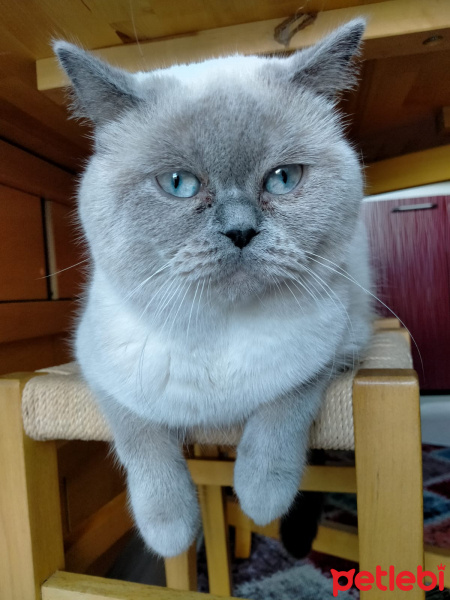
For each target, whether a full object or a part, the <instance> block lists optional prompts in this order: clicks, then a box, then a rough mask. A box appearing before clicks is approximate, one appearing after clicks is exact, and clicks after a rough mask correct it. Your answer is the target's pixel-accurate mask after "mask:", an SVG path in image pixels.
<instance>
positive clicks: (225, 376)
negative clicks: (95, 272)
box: [77, 277, 343, 427]
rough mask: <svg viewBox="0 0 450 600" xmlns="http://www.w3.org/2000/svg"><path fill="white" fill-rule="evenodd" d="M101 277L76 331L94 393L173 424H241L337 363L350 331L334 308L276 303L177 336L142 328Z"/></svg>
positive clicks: (217, 317)
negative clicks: (340, 344) (343, 337)
mask: <svg viewBox="0 0 450 600" xmlns="http://www.w3.org/2000/svg"><path fill="white" fill-rule="evenodd" d="M100 280H101V277H97V280H96V279H95V278H94V281H93V283H92V286H91V290H90V294H89V299H88V304H87V306H86V310H85V311H84V314H83V317H82V321H81V323H80V326H79V329H78V334H77V355H78V360H79V362H80V363H81V366H82V368H83V372H84V375H85V376H86V377H87V379H88V382H89V384H90V385H91V387H92V388H93V389H94V390H98V391H101V392H102V393H103V394H106V395H111V396H112V397H114V398H115V399H118V400H119V401H120V403H121V404H123V405H125V406H127V407H128V408H129V409H131V410H133V411H134V412H136V413H138V414H139V415H141V416H142V417H145V418H147V419H150V420H152V421H155V422H159V423H165V424H167V425H170V426H174V427H184V426H188V427H189V426H197V425H205V426H214V427H220V426H227V425H230V424H233V423H236V422H239V421H242V420H243V419H245V418H247V417H248V416H249V414H250V413H251V412H252V411H253V410H254V409H255V408H256V407H257V406H258V405H260V404H262V403H265V402H270V401H274V400H275V399H277V398H281V397H282V396H283V395H284V394H286V393H289V392H291V391H292V390H293V389H295V388H298V387H299V386H301V385H302V383H305V382H306V381H308V379H310V378H311V377H312V376H314V375H315V374H316V373H317V372H318V370H319V369H320V368H321V366H324V365H325V364H326V363H327V362H330V361H331V360H333V354H334V348H336V345H337V342H338V339H339V338H340V336H341V335H342V330H341V328H339V327H336V322H343V320H342V318H341V315H339V314H338V310H339V309H338V308H337V306H336V304H335V303H331V302H330V306H329V307H328V308H329V310H327V311H324V310H323V307H322V310H321V311H320V312H319V311H314V312H311V310H312V309H310V310H309V311H308V314H307V315H306V316H305V315H304V314H302V311H301V310H300V309H299V306H298V305H297V304H296V303H295V302H294V303H293V305H292V306H291V307H290V309H289V304H288V306H287V307H285V309H284V310H283V311H278V312H275V311H274V308H276V302H277V300H276V299H274V304H273V305H272V304H271V302H270V300H269V301H268V302H266V303H265V304H261V303H259V302H257V303H255V305H253V306H247V307H246V308H245V309H242V310H239V309H234V310H232V311H229V312H223V313H220V312H216V313H214V312H211V310H210V311H208V309H207V308H205V310H204V312H203V313H202V314H201V315H200V316H198V315H195V316H194V317H193V319H191V321H192V322H191V325H190V328H189V331H188V330H187V329H186V328H184V329H183V330H177V331H169V324H166V326H165V327H163V328H159V327H152V326H151V324H150V321H149V322H147V324H144V323H143V321H142V319H139V314H138V313H134V312H132V311H131V310H130V309H129V307H127V306H126V305H125V304H123V303H122V302H121V300H120V299H119V298H118V297H117V296H115V294H114V293H113V292H112V290H111V289H108V287H107V284H106V283H105V281H100ZM278 302H279V299H278ZM288 302H289V301H288ZM332 324H333V325H332Z"/></svg>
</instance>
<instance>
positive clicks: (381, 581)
mask: <svg viewBox="0 0 450 600" xmlns="http://www.w3.org/2000/svg"><path fill="white" fill-rule="evenodd" d="M437 569H438V575H436V574H435V573H433V571H424V570H423V568H422V567H421V566H418V567H417V572H416V573H413V572H412V571H399V572H398V573H396V572H395V567H393V566H390V567H388V570H387V571H383V569H382V568H381V567H380V566H377V567H376V569H375V573H370V572H369V571H360V572H359V573H357V574H356V575H355V569H351V570H350V571H336V569H331V575H332V577H333V596H337V595H338V594H339V592H345V591H346V590H349V589H350V588H351V587H352V585H354V586H355V587H356V588H358V590H360V591H364V592H368V591H370V590H371V589H372V587H374V586H375V587H377V588H378V589H379V590H380V591H383V592H384V591H387V590H390V591H394V590H395V589H398V590H402V591H409V590H412V589H413V588H414V586H415V585H417V586H418V587H419V588H421V589H422V590H425V591H429V590H434V588H435V587H436V586H437V585H438V586H439V588H438V589H439V590H441V591H442V590H443V589H444V571H445V565H443V564H440V565H438V567H437ZM344 578H345V580H346V581H345V582H344V581H342V579H344ZM425 580H426V581H427V583H425Z"/></svg>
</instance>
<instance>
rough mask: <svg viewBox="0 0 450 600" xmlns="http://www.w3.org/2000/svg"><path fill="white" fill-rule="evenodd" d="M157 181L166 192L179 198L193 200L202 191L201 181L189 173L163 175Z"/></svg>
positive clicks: (176, 172) (174, 172)
mask: <svg viewBox="0 0 450 600" xmlns="http://www.w3.org/2000/svg"><path fill="white" fill-rule="evenodd" d="M156 181H157V182H158V183H159V185H160V186H161V187H162V189H163V190H164V191H165V192H167V193H168V194H170V195H171V196H177V197H178V198H192V196H195V195H196V194H198V191H199V189H200V181H199V180H198V179H197V177H196V176H195V175H194V174H193V173H189V171H173V172H172V173H163V174H162V175H158V176H157V178H156Z"/></svg>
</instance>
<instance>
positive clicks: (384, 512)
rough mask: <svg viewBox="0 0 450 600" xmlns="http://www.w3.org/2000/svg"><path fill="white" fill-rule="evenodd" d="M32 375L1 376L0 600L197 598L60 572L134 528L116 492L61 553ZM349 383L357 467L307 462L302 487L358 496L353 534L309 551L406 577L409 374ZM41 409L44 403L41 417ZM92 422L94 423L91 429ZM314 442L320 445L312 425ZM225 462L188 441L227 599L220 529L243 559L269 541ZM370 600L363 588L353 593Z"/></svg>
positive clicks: (411, 550)
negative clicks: (232, 496)
mask: <svg viewBox="0 0 450 600" xmlns="http://www.w3.org/2000/svg"><path fill="white" fill-rule="evenodd" d="M379 327H381V328H384V329H385V330H388V331H389V334H390V335H391V334H393V335H394V336H395V339H397V340H399V339H400V338H401V339H404V336H405V332H404V331H403V330H400V329H399V328H398V327H397V323H395V322H392V320H387V321H384V322H382V323H380V324H379ZM392 327H395V328H396V329H397V330H396V332H395V333H393V332H392V331H391V328H392ZM392 339H393V338H392ZM408 354H409V353H408ZM374 364H376V363H374ZM38 379H41V381H42V383H43V384H44V383H45V382H46V378H45V377H42V376H39V377H38V376H37V374H36V373H22V374H14V375H11V376H7V377H4V378H2V379H1V380H0V411H1V415H2V417H1V420H0V481H1V486H0V516H1V520H0V523H1V528H2V531H0V598H2V599H3V598H5V600H6V599H8V600H9V599H11V600H34V599H37V598H41V597H42V598H44V599H45V600H56V599H63V598H64V599H72V598H73V599H74V600H75V599H76V600H81V599H82V598H85V599H86V600H94V599H98V600H100V599H107V598H111V599H114V598H117V599H119V598H121V599H122V598H123V599H125V598H131V597H133V598H136V599H140V598H149V599H150V598H154V599H155V600H163V599H164V598H166V597H167V598H168V599H170V598H181V597H183V598H186V599H191V598H192V600H193V599H194V598H196V597H197V596H196V594H194V593H193V592H192V594H187V593H186V592H182V593H181V592H180V593H181V594H182V595H180V594H178V595H177V594H176V593H175V592H171V591H166V590H164V589H162V588H151V587H147V586H138V585H135V584H129V583H124V582H115V581H112V580H106V579H103V578H95V577H92V576H88V575H82V574H76V573H70V572H67V571H64V569H65V568H68V569H69V570H70V566H71V564H72V565H73V564H77V565H78V567H81V566H82V565H83V564H84V565H87V564H90V563H92V560H93V559H94V558H95V557H97V556H98V555H99V554H101V552H102V551H104V550H105V549H106V548H107V547H108V545H111V544H113V543H114V541H115V540H116V539H117V536H120V534H121V532H122V533H125V532H126V531H127V530H129V529H130V527H131V526H132V524H131V521H130V518H129V516H128V513H127V510H126V501H125V493H124V492H123V491H121V492H120V493H119V494H118V495H117V496H116V497H115V498H114V499H113V500H112V501H111V502H109V503H107V504H106V505H105V506H104V507H102V508H101V509H100V510H99V511H98V514H95V515H94V517H93V518H92V519H91V520H89V519H88V520H87V522H86V523H84V525H83V528H82V529H81V531H78V532H77V537H76V538H75V539H73V540H72V541H71V544H70V546H69V549H70V552H69V553H68V552H67V551H66V553H65V552H64V535H63V527H62V519H61V499H60V489H59V483H58V465H57V453H58V444H60V442H58V441H56V440H55V439H48V432H47V433H46V429H45V428H46V426H47V425H48V423H47V424H46V423H44V422H43V419H42V414H39V410H38V409H36V406H34V405H32V404H31V405H26V404H25V403H24V406H22V396H23V390H24V387H25V385H26V384H27V383H28V382H31V381H32V382H36V380H38ZM351 385H352V387H353V422H352V423H351V427H352V430H353V426H354V448H355V454H356V467H355V468H352V467H328V466H314V467H309V468H308V469H307V470H306V473H305V476H304V478H303V480H302V483H301V489H304V490H316V491H335V492H355V491H356V493H357V497H358V522H359V532H358V533H359V536H358V538H356V536H355V535H353V534H351V533H349V532H346V531H339V530H331V529H330V530H329V531H328V530H325V528H322V529H320V530H319V535H318V538H317V540H316V542H315V548H316V549H318V550H322V551H327V552H329V553H331V554H335V555H340V556H344V557H348V558H352V559H355V558H359V563H360V569H361V570H367V571H371V572H374V570H375V566H376V565H378V564H380V565H382V566H383V568H384V567H386V566H388V565H394V566H395V569H396V571H397V572H398V571H400V570H410V571H415V570H416V569H417V566H418V565H423V561H424V557H423V512H422V511H423V507H422V473H421V440H420V418H419V389H418V382H417V377H416V374H415V372H414V371H412V370H411V369H410V368H400V369H384V368H383V369H374V368H370V369H362V370H360V371H358V372H357V373H356V375H354V376H352V383H351ZM27 389H28V387H27ZM30 406H31V407H33V409H32V410H31V408H30ZM46 410H47V409H46V408H45V407H44V416H45V415H46V414H47V413H46ZM33 411H34V412H33ZM78 416H79V415H78ZM328 416H329V417H330V415H328ZM57 417H58V415H56V414H55V415H53V417H52V419H50V425H51V426H52V427H53V426H54V425H55V419H56V420H57ZM85 417H86V415H85ZM332 417H333V415H331V418H332ZM95 419H99V420H98V422H95ZM44 420H45V419H44ZM319 421H320V419H319ZM24 422H25V423H26V428H27V431H28V434H30V432H31V434H32V435H33V437H36V438H38V439H39V437H40V436H41V439H42V437H43V438H44V439H47V441H37V440H36V439H32V437H30V435H27V434H26V433H25V432H24ZM81 422H82V423H84V428H83V431H85V430H89V427H90V425H91V424H92V423H93V422H94V425H95V426H97V428H98V427H100V430H101V417H99V415H98V414H93V413H92V414H91V415H88V416H87V418H85V420H84V421H83V420H82V421H81ZM57 425H58V426H59V427H62V429H61V432H62V431H63V430H64V427H65V425H67V423H64V419H63V420H61V419H59V422H58V423H57ZM336 425H339V424H338V423H336ZM347 425H348V423H347ZM30 428H31V429H30ZM33 428H34V429H33ZM56 429H57V428H56ZM94 429H95V427H94ZM31 430H32V431H31ZM36 432H37V433H36ZM39 432H40V434H39ZM88 433H89V432H88ZM98 435H99V436H100V437H97V438H95V437H94V439H108V433H107V431H106V432H105V431H103V432H102V431H100V433H98ZM315 435H316V438H317V437H319V438H320V422H319V429H318V430H317V431H316V434H315ZM55 437H56V438H61V437H64V436H63V435H55ZM313 439H314V436H313ZM233 463H234V460H233V456H232V452H231V453H229V454H228V456H227V455H225V456H224V454H223V452H222V449H221V447H220V446H218V445H213V446H197V447H196V451H195V452H194V455H191V456H190V457H189V458H188V465H189V468H190V471H191V475H192V477H193V480H194V482H195V483H196V484H197V486H198V490H199V499H200V503H201V508H202V517H203V528H204V535H205V544H206V552H207V564H208V574H209V582H210V592H211V593H212V594H216V595H217V596H221V597H224V596H230V595H231V582H230V568H229V552H228V525H234V526H235V527H236V531H237V535H236V539H237V544H236V547H237V553H238V554H239V555H241V556H245V555H248V552H249V551H250V539H251V538H250V536H251V531H252V530H253V531H260V532H261V533H265V534H270V535H273V536H276V535H277V524H276V523H275V524H272V525H271V526H269V527H267V528H256V527H254V526H252V524H251V523H250V521H249V520H248V519H247V518H246V517H245V516H244V515H243V514H242V513H241V511H240V510H239V508H238V507H237V506H236V505H235V504H233V503H231V504H230V503H227V502H226V499H225V497H224V487H225V486H231V485H232V483H233V466H234V464H233ZM113 523H115V524H116V526H115V527H113V526H112V524H113ZM117 523H119V526H117ZM111 531H112V534H111ZM108 536H109V537H108ZM66 550H67V544H66ZM428 556H429V560H430V561H431V563H430V567H432V568H434V569H435V567H436V564H438V563H437V562H436V560H437V561H438V562H440V561H442V560H444V561H445V558H444V559H443V558H442V555H441V554H439V553H437V552H435V553H434V554H429V555H428ZM77 561H78V562H77ZM65 563H66V564H65ZM195 566H196V565H195V550H194V548H191V549H190V550H189V551H188V552H186V553H185V554H183V555H181V556H179V557H175V558H172V559H170V560H167V561H166V575H167V584H168V587H172V588H177V589H179V590H193V589H195V588H196V571H195ZM79 570H80V569H79ZM370 593H371V592H362V593H361V598H366V597H368V595H369V594H370ZM212 597H214V596H212ZM409 597H410V598H411V600H414V599H417V600H418V599H419V598H421V599H423V597H424V596H423V592H422V591H421V590H420V589H418V588H417V589H414V590H413V591H411V592H409Z"/></svg>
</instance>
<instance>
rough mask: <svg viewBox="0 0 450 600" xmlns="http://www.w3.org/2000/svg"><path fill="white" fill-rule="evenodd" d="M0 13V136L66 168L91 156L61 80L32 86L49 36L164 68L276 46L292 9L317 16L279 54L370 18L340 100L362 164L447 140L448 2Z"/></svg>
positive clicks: (150, 0)
mask: <svg viewBox="0 0 450 600" xmlns="http://www.w3.org/2000/svg"><path fill="white" fill-rule="evenodd" d="M0 11H1V13H0V14H1V15H2V19H1V21H0V138H1V139H3V140H5V141H9V142H11V143H14V144H15V145H17V146H20V147H23V148H26V149H28V150H29V151H31V152H32V153H34V154H36V155H38V156H41V157H43V158H46V159H47V160H49V161H51V162H53V163H55V164H57V165H60V166H62V167H63V168H65V169H67V170H69V171H71V172H78V171H79V170H80V168H81V165H82V161H83V159H84V158H85V157H86V156H87V155H88V153H89V138H88V136H87V134H88V133H89V131H88V129H87V128H86V126H81V125H80V124H79V123H76V122H75V121H73V120H68V119H67V117H68V114H67V110H66V108H65V107H64V105H63V104H61V93H60V87H61V85H62V83H54V84H48V85H47V86H46V85H45V84H42V82H41V81H39V84H40V87H41V90H44V91H39V90H38V80H37V77H36V61H38V64H39V65H41V66H43V67H45V68H46V69H47V71H48V72H50V71H51V69H52V63H51V61H50V62H49V61H45V60H42V59H46V58H49V57H51V55H52V52H51V48H50V41H51V39H52V38H65V39H68V40H69V41H73V42H77V43H80V44H82V45H83V46H84V47H85V48H88V49H92V50H99V53H100V55H103V56H105V57H107V58H110V59H111V60H113V62H116V64H122V63H123V64H124V66H127V67H128V68H131V69H133V68H135V69H138V68H142V64H143V63H145V64H147V65H150V66H154V65H155V64H157V62H158V57H159V60H160V61H161V62H163V63H166V64H167V62H168V61H170V60H177V61H179V62H183V61H186V60H189V59H193V58H194V59H195V58H197V57H198V56H199V55H201V56H207V55H208V53H209V54H220V53H221V52H229V51H233V50H234V51H236V50H240V51H244V52H252V51H253V52H264V51H268V52H276V51H284V50H285V47H284V46H283V45H282V44H280V43H278V42H276V41H275V40H274V36H273V31H274V28H275V26H276V25H277V24H279V23H281V22H282V21H283V20H284V19H286V18H287V17H291V16H294V15H297V16H299V15H300V14H301V13H309V14H311V15H313V16H315V20H313V21H312V24H311V25H309V26H307V27H305V28H304V29H303V30H301V31H299V32H298V33H296V34H295V36H293V37H292V40H291V43H290V44H289V47H288V49H289V48H298V47H302V46H304V45H307V44H308V43H311V42H312V41H313V40H314V39H316V38H317V37H320V35H322V33H323V32H324V31H327V30H328V31H329V30H330V28H331V27H332V26H333V25H334V24H339V23H342V22H344V21H346V20H348V19H349V18H351V17H352V16H355V15H357V14H363V15H368V16H369V26H368V32H367V36H366V38H367V42H366V49H365V52H364V54H363V59H364V60H363V64H362V70H361V83H360V86H359V88H358V90H357V91H356V92H353V93H352V94H348V95H347V96H346V97H345V98H343V101H342V108H343V110H344V111H346V112H347V113H348V115H349V121H350V126H349V134H350V136H351V138H352V139H353V140H354V142H355V143H356V144H357V145H358V147H360V148H361V150H362V153H363V156H364V159H365V161H366V162H372V161H377V160H380V159H383V158H387V157H392V156H398V155H401V154H404V153H407V152H412V151H415V150H420V149H425V148H432V147H435V146H439V145H442V144H448V143H449V142H450V134H449V129H450V124H449V122H448V121H449V119H448V116H447V119H446V118H445V115H446V114H447V115H448V111H447V112H446V111H445V108H446V107H450V76H449V73H450V1H449V0H408V1H406V0H385V1H384V2H379V1H377V0H183V1H181V0H27V1H17V0H16V1H14V0H0ZM316 13H318V15H316ZM430 38H431V40H430ZM433 38H435V39H433ZM426 40H430V41H429V43H427V44H424V42H425V41H426ZM168 49H169V54H168ZM199 53H200V54H199ZM148 56H150V57H151V60H150V59H149V58H147V57H148ZM168 56H169V58H167V57H168ZM133 57H136V58H135V60H134V59H133ZM55 77H56V78H58V77H60V75H59V74H58V73H57V74H56V75H55Z"/></svg>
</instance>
